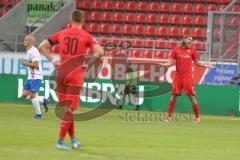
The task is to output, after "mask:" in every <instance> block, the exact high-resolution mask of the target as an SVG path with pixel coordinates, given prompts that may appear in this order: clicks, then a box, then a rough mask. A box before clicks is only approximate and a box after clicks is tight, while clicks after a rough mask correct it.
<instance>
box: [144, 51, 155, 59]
mask: <svg viewBox="0 0 240 160" xmlns="http://www.w3.org/2000/svg"><path fill="white" fill-rule="evenodd" d="M143 58H153V54H152V51H151V50H145V51H144V52H143Z"/></svg>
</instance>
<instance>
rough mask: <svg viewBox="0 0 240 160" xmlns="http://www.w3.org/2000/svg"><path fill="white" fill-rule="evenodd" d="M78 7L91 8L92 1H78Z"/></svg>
mask: <svg viewBox="0 0 240 160" xmlns="http://www.w3.org/2000/svg"><path fill="white" fill-rule="evenodd" d="M77 8H79V9H89V8H91V1H90V0H87V1H86V0H85V1H81V2H80V1H77Z"/></svg>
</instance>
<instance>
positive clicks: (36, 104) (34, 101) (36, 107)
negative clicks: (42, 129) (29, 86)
mask: <svg viewBox="0 0 240 160" xmlns="http://www.w3.org/2000/svg"><path fill="white" fill-rule="evenodd" d="M30 99H31V101H32V105H33V108H34V110H35V116H34V117H33V118H35V119H41V117H42V113H41V108H40V103H39V100H38V97H37V93H34V92H30Z"/></svg>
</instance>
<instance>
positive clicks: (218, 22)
mask: <svg viewBox="0 0 240 160" xmlns="http://www.w3.org/2000/svg"><path fill="white" fill-rule="evenodd" d="M220 23H221V17H220V16H216V17H215V19H214V24H215V25H217V26H219V25H220Z"/></svg>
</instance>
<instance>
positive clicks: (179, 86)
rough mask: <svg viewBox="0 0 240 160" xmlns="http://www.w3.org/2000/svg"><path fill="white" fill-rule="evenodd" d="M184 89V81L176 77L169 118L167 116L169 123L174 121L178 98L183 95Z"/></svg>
mask: <svg viewBox="0 0 240 160" xmlns="http://www.w3.org/2000/svg"><path fill="white" fill-rule="evenodd" d="M182 88H183V83H182V80H181V78H179V77H178V76H177V75H176V76H175V78H174V79H173V83H172V96H171V98H170V101H169V105H168V116H167V119H166V122H169V121H171V120H172V113H173V111H174V108H175V105H176V101H177V97H178V96H179V95H181V92H182Z"/></svg>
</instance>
